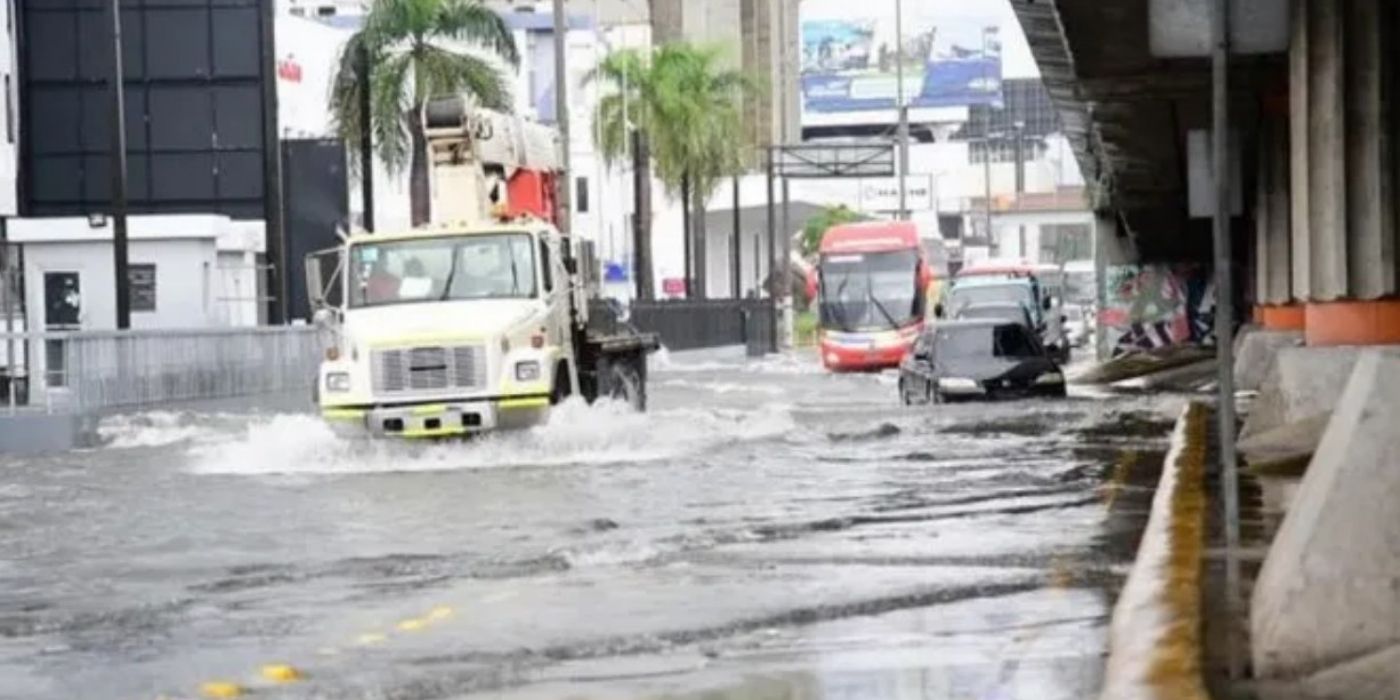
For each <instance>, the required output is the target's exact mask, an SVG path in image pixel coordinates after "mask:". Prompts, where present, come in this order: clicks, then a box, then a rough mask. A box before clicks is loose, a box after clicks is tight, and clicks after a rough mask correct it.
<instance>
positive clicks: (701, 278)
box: [690, 184, 710, 299]
mask: <svg viewBox="0 0 1400 700" xmlns="http://www.w3.org/2000/svg"><path fill="white" fill-rule="evenodd" d="M691 189H693V190H694V192H692V193H691V194H692V195H693V196H694V197H695V205H694V206H693V207H691V211H690V219H691V223H693V224H695V234H694V236H693V240H694V241H695V298H696V299H704V298H705V297H707V296H709V293H710V290H709V288H708V287H709V272H710V271H709V268H708V264H707V262H706V261H707V259H708V251H707V250H706V248H707V246H706V245H705V244H706V243H707V241H706V240H705V235H706V231H705V229H706V226H705V199H706V197H705V193H704V192H703V191H701V189H702V188H701V187H699V186H698V184H697V185H695V186H692V188H691Z"/></svg>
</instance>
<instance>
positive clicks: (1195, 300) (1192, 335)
mask: <svg viewBox="0 0 1400 700" xmlns="http://www.w3.org/2000/svg"><path fill="white" fill-rule="evenodd" d="M1105 272H1106V274H1105V275H1104V277H1103V284H1104V295H1103V299H1104V307H1103V308H1102V309H1100V310H1099V327H1100V328H1104V329H1107V330H1108V332H1109V339H1110V342H1111V344H1112V349H1113V356H1114V357H1117V356H1119V355H1123V354H1126V353H1129V352H1134V351H1141V350H1154V349H1157V348H1163V347H1167V346H1171V345H1186V344H1195V345H1209V344H1213V343H1214V342H1215V336H1214V332H1213V323H1214V313H1215V293H1214V288H1213V287H1212V285H1211V278H1210V274H1209V271H1208V270H1207V269H1205V268H1203V267H1201V266H1198V265H1157V264H1153V265H1114V266H1110V267H1109V268H1108V269H1107V270H1106V271H1105Z"/></svg>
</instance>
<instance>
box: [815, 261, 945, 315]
mask: <svg viewBox="0 0 1400 700" xmlns="http://www.w3.org/2000/svg"><path fill="white" fill-rule="evenodd" d="M820 310H821V326H822V328H831V329H835V330H840V331H846V332H857V331H884V330H894V329H897V328H903V327H905V326H908V325H909V324H911V323H914V322H915V321H917V320H919V319H921V318H922V317H923V315H924V295H923V294H922V293H921V292H920V290H919V253H918V251H917V250H912V249H910V250H895V251H888V252H882V253H842V254H834V253H832V254H827V255H824V256H822V261H821V305H820Z"/></svg>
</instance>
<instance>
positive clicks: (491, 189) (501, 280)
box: [306, 100, 659, 438]
mask: <svg viewBox="0 0 1400 700" xmlns="http://www.w3.org/2000/svg"><path fill="white" fill-rule="evenodd" d="M425 121H426V122H427V129H426V131H427V134H428V144H429V150H430V153H431V163H432V167H433V170H434V173H433V175H434V179H435V181H436V182H437V184H438V187H437V196H436V197H435V200H434V209H435V211H437V212H438V215H439V217H440V218H441V219H442V222H441V223H435V224H433V225H430V226H426V227H421V228H417V229H413V230H409V231H403V232H397V233H356V234H354V235H350V236H348V237H346V238H345V240H344V242H343V244H342V245H341V246H339V247H337V248H335V249H332V250H329V251H323V252H321V253H316V254H313V255H312V256H309V257H308V259H307V265H306V268H307V276H308V285H307V288H308V289H309V290H312V293H313V304H314V305H315V306H316V307H317V308H316V311H315V314H314V317H315V320H316V325H317V326H318V328H319V329H320V333H321V336H322V339H323V346H324V352H325V356H324V358H323V361H322V362H321V365H320V371H319V375H318V377H317V383H316V392H315V394H316V400H317V403H318V404H319V406H320V409H321V413H322V416H323V417H324V418H325V419H326V420H327V421H328V422H329V423H330V424H331V425H333V426H335V427H336V428H337V429H338V430H339V431H341V432H348V433H352V434H365V433H367V434H369V435H374V436H388V437H399V438H442V437H454V436H464V435H469V434H473V433H480V432H485V431H490V430H495V429H501V428H513V427H525V426H529V425H533V424H536V423H539V422H540V421H541V420H543V419H544V417H545V416H547V415H548V411H549V410H550V407H551V406H554V405H556V404H558V403H559V402H560V401H563V400H564V399H565V398H567V397H568V396H570V395H578V396H582V397H583V398H584V399H586V400H588V401H590V402H591V401H593V400H596V399H598V398H600V397H611V398H615V399H618V400H622V401H625V402H627V403H628V404H630V405H631V406H632V407H633V408H635V409H637V410H644V409H645V407H646V378H647V355H648V354H649V353H650V352H652V351H654V350H656V349H657V348H658V347H659V343H658V340H657V338H656V336H655V335H652V334H646V333H639V332H637V331H636V330H635V329H632V328H631V327H629V326H628V325H626V324H625V323H622V322H621V321H619V319H618V317H617V314H616V313H614V312H613V310H612V307H611V306H609V305H608V304H606V303H603V302H602V301H601V300H600V299H598V298H597V278H598V274H597V267H598V266H597V264H596V262H595V260H594V258H593V256H592V248H591V246H589V245H587V244H586V243H585V242H582V241H576V240H574V239H573V238H572V237H570V236H568V235H565V234H563V233H561V232H560V231H559V229H558V228H556V226H555V224H554V220H555V214H556V213H555V211H554V197H553V187H554V182H555V181H556V178H557V177H558V168H557V162H558V159H557V157H556V156H555V154H557V148H558V142H557V138H554V137H553V134H552V133H551V132H550V130H548V129H546V128H544V127H542V126H539V125H537V124H533V123H530V122H527V121H524V120H520V119H518V118H514V117H507V116H505V115H499V114H493V113H487V112H483V111H480V110H473V109H470V108H469V107H468V106H467V105H466V104H465V103H463V102H462V101H460V100H449V101H444V102H438V103H434V104H433V105H431V106H430V107H429V109H428V111H427V115H426V120H425Z"/></svg>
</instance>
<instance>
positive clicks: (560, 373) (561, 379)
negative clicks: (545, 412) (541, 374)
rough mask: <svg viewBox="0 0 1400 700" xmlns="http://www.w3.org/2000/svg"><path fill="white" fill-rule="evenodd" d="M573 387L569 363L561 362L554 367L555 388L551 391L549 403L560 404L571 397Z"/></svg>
mask: <svg viewBox="0 0 1400 700" xmlns="http://www.w3.org/2000/svg"><path fill="white" fill-rule="evenodd" d="M571 393H573V389H572V388H571V387H570V386H569V363H567V362H562V361H561V362H560V363H559V364H558V365H556V366H555V367H554V388H553V389H550V391H549V405H551V406H558V405H559V404H561V403H564V399H567V398H569V394H571Z"/></svg>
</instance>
